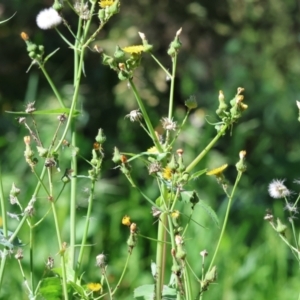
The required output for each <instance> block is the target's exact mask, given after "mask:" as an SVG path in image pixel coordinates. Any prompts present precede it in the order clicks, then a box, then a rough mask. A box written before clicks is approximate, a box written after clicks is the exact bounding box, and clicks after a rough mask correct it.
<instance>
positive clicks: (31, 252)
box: [29, 221, 34, 291]
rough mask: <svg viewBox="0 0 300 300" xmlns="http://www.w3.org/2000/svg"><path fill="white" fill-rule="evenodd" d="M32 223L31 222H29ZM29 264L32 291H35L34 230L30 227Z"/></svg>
mask: <svg viewBox="0 0 300 300" xmlns="http://www.w3.org/2000/svg"><path fill="white" fill-rule="evenodd" d="M29 222H30V221H29ZM29 256H30V259H29V263H30V282H31V289H32V291H34V270H33V262H34V260H33V228H32V227H31V226H29Z"/></svg>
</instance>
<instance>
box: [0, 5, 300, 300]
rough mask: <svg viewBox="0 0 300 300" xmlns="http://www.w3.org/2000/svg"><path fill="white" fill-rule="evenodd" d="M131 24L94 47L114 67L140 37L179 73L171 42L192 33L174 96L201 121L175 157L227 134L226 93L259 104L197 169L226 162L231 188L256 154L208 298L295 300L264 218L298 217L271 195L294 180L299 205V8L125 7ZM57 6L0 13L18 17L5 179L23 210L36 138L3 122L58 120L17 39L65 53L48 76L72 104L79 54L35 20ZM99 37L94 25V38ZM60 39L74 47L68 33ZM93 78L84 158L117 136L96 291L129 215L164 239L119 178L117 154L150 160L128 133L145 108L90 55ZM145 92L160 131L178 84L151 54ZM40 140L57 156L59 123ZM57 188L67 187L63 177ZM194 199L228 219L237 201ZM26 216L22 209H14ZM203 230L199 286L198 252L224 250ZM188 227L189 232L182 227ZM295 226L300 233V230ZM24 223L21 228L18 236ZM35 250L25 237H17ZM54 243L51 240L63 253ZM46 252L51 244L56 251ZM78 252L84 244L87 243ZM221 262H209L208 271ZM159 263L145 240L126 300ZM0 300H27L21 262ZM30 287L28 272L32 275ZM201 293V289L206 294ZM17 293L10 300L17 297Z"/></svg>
mask: <svg viewBox="0 0 300 300" xmlns="http://www.w3.org/2000/svg"><path fill="white" fill-rule="evenodd" d="M121 3H122V5H121V12H120V13H119V14H118V15H116V16H114V17H113V18H112V19H111V21H110V22H109V23H108V24H107V26H106V27H105V28H104V30H103V31H102V32H101V33H100V34H99V35H98V36H97V39H96V40H95V44H97V45H98V46H99V47H101V48H103V49H104V51H105V52H106V53H108V54H112V53H113V51H114V49H115V46H116V45H120V46H121V47H124V46H128V45H133V44H139V43H140V38H139V36H138V34H137V33H138V31H140V32H144V33H145V34H146V36H147V39H148V40H149V42H150V43H152V44H153V45H154V46H155V48H154V49H155V50H154V53H155V54H156V55H157V57H158V58H159V59H160V60H161V61H162V62H163V63H164V65H165V66H166V67H171V61H170V58H169V57H168V55H167V54H166V51H167V48H168V45H169V43H170V41H171V40H172V39H173V38H174V35H175V33H176V31H177V30H178V29H179V28H180V27H182V28H183V31H182V34H181V41H182V43H183V46H182V50H181V52H180V55H179V59H178V72H177V85H176V91H175V92H176V95H175V116H176V120H181V119H182V118H183V116H184V112H185V107H184V100H186V99H187V98H188V97H189V96H190V95H195V96H196V98H197V101H198V105H199V106H198V109H197V110H196V111H194V113H193V114H192V115H191V116H190V118H189V121H188V124H187V126H186V128H185V130H184V132H183V133H182V135H181V136H180V138H179V140H178V143H177V145H176V147H181V148H183V149H184V150H185V161H186V162H190V161H191V160H192V158H193V157H194V156H195V155H196V154H197V153H199V151H201V149H203V147H205V145H206V144H207V143H208V142H209V141H210V139H212V137H213V136H214V135H215V129H214V127H213V126H211V125H209V124H208V123H207V122H206V121H205V118H207V119H208V120H209V121H211V122H214V121H216V120H217V119H216V117H215V110H216V109H217V107H218V91H219V90H223V91H224V93H225V97H226V99H227V100H230V99H231V98H232V97H233V96H234V95H235V93H236V88H237V87H239V86H241V87H244V88H245V93H244V94H245V100H244V101H245V103H247V104H248V105H249V108H248V110H247V111H246V113H245V114H244V115H243V117H242V119H241V121H240V122H239V124H238V125H236V126H235V127H234V128H233V135H232V136H230V134H229V133H228V134H227V135H226V136H224V137H223V138H222V140H221V141H220V142H218V144H217V145H216V147H214V149H213V150H212V151H211V152H210V153H209V155H207V157H206V158H205V159H204V160H203V161H202V162H201V163H200V165H199V166H198V169H199V170H200V169H203V168H213V167H216V166H219V165H221V164H223V163H228V164H229V165H230V167H229V168H228V171H227V172H226V176H227V178H228V180H229V181H230V182H232V183H233V182H234V180H235V176H236V170H235V167H234V164H235V163H236V162H237V161H238V153H239V151H240V150H246V151H247V164H248V170H247V172H246V173H245V175H244V176H243V178H242V181H241V184H240V186H239V189H238V191H237V193H236V197H235V200H234V205H233V207H232V211H231V215H230V221H229V224H228V229H227V232H226V235H225V238H224V241H223V243H222V245H221V250H220V255H219V257H218V259H217V265H218V282H217V284H215V285H213V286H211V287H210V290H209V292H208V293H207V295H206V296H205V297H204V298H205V299H224V300H225V299H226V300H235V299H239V300H240V299H241V300H246V299H247V300H248V299H249V300H250V299H251V300H252V299H256V300H260V299H264V300H265V299H298V295H299V292H300V289H299V267H298V266H297V262H296V261H295V259H294V257H293V256H292V255H291V254H290V252H289V251H288V249H287V248H286V246H285V245H283V244H282V243H281V242H280V239H279V238H278V237H277V236H276V235H275V233H274V232H273V231H272V230H271V228H270V227H269V225H268V224H267V223H265V222H264V221H263V217H264V214H265V211H266V209H272V211H273V212H274V215H275V216H278V217H280V218H282V220H283V221H284V222H285V223H288V220H287V217H288V216H287V212H285V211H284V210H283V207H284V204H283V202H281V201H280V200H277V201H274V200H273V199H271V198H270V197H269V195H268V193H267V188H268V184H269V182H270V181H271V180H272V179H274V178H280V179H286V184H287V186H288V187H289V188H290V189H291V190H293V191H294V192H295V194H294V195H295V196H296V195H297V193H298V191H299V186H297V185H296V184H294V183H293V181H294V180H295V179H298V178H299V177H300V174H299V162H300V155H299V150H300V146H299V145H300V144H299V125H298V121H297V118H298V109H297V107H296V102H295V100H296V99H297V98H298V97H299V96H298V95H299V90H300V89H299V83H298V82H299V72H300V51H299V50H300V49H299V45H300V44H299V42H300V31H299V30H300V19H299V18H300V14H299V13H300V7H299V5H300V4H299V1H295V0H277V1H272V0H244V1H242V0H216V1H208V0H203V1H184V0H175V1H168V0H164V1H156V2H153V1H150V0H141V1H132V0H127V1H121ZM51 5H52V1H37V0H27V1H21V0H11V1H8V0H7V1H1V2H0V20H4V19H6V18H8V17H10V16H11V15H12V14H13V13H14V12H17V14H16V15H15V16H14V18H13V19H12V20H10V21H9V22H7V23H5V24H2V25H1V26H0V105H1V118H0V151H1V164H2V172H3V174H2V180H3V183H4V189H5V192H6V196H7V199H8V193H9V190H10V187H11V184H12V183H13V182H14V183H15V184H16V185H17V186H18V187H20V188H21V190H22V193H21V196H20V199H21V202H22V204H23V205H26V203H27V202H28V201H29V199H30V198H31V195H32V192H33V188H34V186H35V185H34V183H35V179H34V178H33V175H32V173H31V171H30V170H29V168H28V166H27V165H26V163H25V160H24V156H23V152H24V142H23V136H24V135H27V132H26V131H25V129H24V128H22V127H20V126H19V125H18V123H17V121H16V120H15V116H14V115H11V114H7V113H5V111H21V110H24V107H25V105H26V103H28V102H31V101H36V106H37V107H38V108H39V109H43V108H56V107H57V103H56V100H55V98H54V97H53V95H52V93H51V90H50V88H49V86H48V84H47V82H46V80H45V79H44V78H43V76H42V74H41V72H39V70H38V69H37V68H36V67H33V68H32V69H31V70H30V72H28V73H26V70H27V69H28V67H29V65H30V59H29V57H28V56H27V53H26V47H25V44H24V42H23V41H22V40H21V38H20V32H22V31H25V32H27V33H28V34H29V35H30V37H31V39H32V40H33V41H34V42H36V43H38V44H43V45H44V46H45V49H46V53H50V52H52V51H53V50H55V49H56V48H58V47H59V48H60V51H59V52H58V53H57V54H56V55H55V56H54V57H52V58H51V60H50V61H49V62H48V63H47V69H48V71H49V73H50V74H51V77H52V79H53V81H54V82H55V83H56V84H57V86H58V87H59V89H60V91H61V93H62V94H63V95H64V97H65V99H66V100H68V99H70V97H71V95H72V75H73V73H72V66H73V65H72V60H73V55H72V51H71V50H70V49H69V48H68V47H66V45H65V44H64V43H63V42H62V41H61V39H60V38H59V37H58V35H57V34H56V32H55V31H54V30H49V31H41V30H39V29H38V28H37V26H36V24H35V18H36V15H37V13H38V12H39V11H40V10H41V9H43V8H45V7H49V6H51ZM64 17H65V19H67V20H68V22H69V24H70V26H72V27H73V28H75V26H76V19H75V18H74V15H73V14H72V13H71V11H70V10H66V11H65V12H64ZM96 26H97V21H96V20H95V23H94V28H96ZM61 30H62V32H64V33H65V34H66V35H68V33H67V31H66V29H64V28H63V26H61ZM85 70H86V77H85V78H84V79H83V82H82V86H81V92H80V93H81V94H80V104H81V106H82V115H81V117H80V121H79V123H78V128H77V132H78V139H79V147H80V153H81V155H82V156H84V157H86V158H87V159H89V158H90V151H91V147H92V143H93V142H94V137H95V136H96V134H97V130H98V128H103V129H104V131H105V134H106V136H107V142H106V143H105V145H104V152H105V155H106V158H105V161H104V165H103V172H102V178H101V180H100V181H99V182H98V183H97V187H96V198H95V208H94V212H93V218H92V222H91V228H90V232H89V243H90V244H91V245H92V246H91V247H88V248H87V249H86V253H85V254H86V255H85V269H84V272H85V273H84V276H83V277H84V280H85V281H87V282H96V281H97V280H99V275H100V274H99V270H97V268H96V267H95V257H96V255H97V254H99V253H104V254H106V255H107V262H108V273H109V276H110V280H111V282H112V286H114V284H116V283H117V280H118V276H119V275H120V272H121V271H122V267H123V264H124V262H125V257H126V254H127V246H126V240H127V235H128V229H127V228H124V227H122V225H121V219H122V217H123V216H124V215H125V214H128V215H130V216H131V218H132V220H133V221H135V222H136V223H137V224H138V226H139V228H140V232H141V233H142V234H143V235H146V236H149V237H152V238H155V235H156V233H155V232H156V224H155V220H153V217H152V215H151V213H150V211H151V207H150V206H149V205H148V203H146V202H145V201H144V199H142V198H141V197H140V195H139V194H138V192H137V191H136V190H134V189H132V188H130V186H129V184H128V182H127V181H126V180H125V178H124V177H123V176H122V175H121V174H120V172H119V171H118V170H116V169H114V164H113V162H112V161H111V156H112V152H113V147H114V146H117V147H118V148H119V149H120V150H121V151H124V152H135V153H138V152H140V151H145V150H146V149H148V148H149V147H151V146H152V145H151V142H150V140H149V138H148V137H147V136H146V135H145V134H144V133H143V131H142V130H141V128H139V126H138V125H137V124H136V123H131V122H129V121H128V120H124V116H125V115H127V114H128V113H129V112H130V111H131V110H132V109H136V108H137V106H136V104H135V100H134V97H133V95H132V92H131V91H130V90H129V89H128V87H127V84H126V82H119V81H118V79H117V76H116V74H115V73H114V72H112V71H111V70H109V69H108V67H106V66H103V65H102V64H101V57H100V55H99V54H98V53H95V52H94V51H92V50H91V51H89V52H88V54H87V56H86V63H85ZM134 81H135V83H136V85H137V86H138V88H139V91H140V93H141V95H142V98H143V99H144V101H145V103H146V105H147V107H148V108H149V114H150V116H151V119H152V120H153V123H154V124H157V125H159V120H160V119H161V118H162V117H163V116H166V115H167V107H168V90H169V86H168V82H167V81H166V78H165V75H164V73H163V72H162V71H161V70H160V69H159V68H158V66H157V65H156V64H155V63H154V62H153V61H152V60H151V58H150V57H148V56H147V55H144V58H143V63H142V66H141V67H140V68H139V69H138V70H137V72H136V74H135V78H134ZM37 123H38V128H39V131H40V135H41V136H42V137H43V140H44V143H45V144H47V142H48V143H49V142H50V140H51V137H52V135H53V133H54V130H55V125H54V124H55V123H56V120H55V118H53V119H51V118H47V119H46V120H45V118H43V117H38V118H37ZM70 157H71V151H70V150H68V149H66V150H65V151H64V152H63V153H61V158H60V161H61V168H62V169H65V168H68V167H69V166H70ZM133 169H134V174H135V179H136V180H137V181H138V182H139V184H140V186H141V188H142V189H143V191H144V192H145V193H146V194H147V195H148V196H149V197H151V198H152V199H155V198H156V197H157V196H158V191H157V188H156V186H155V184H154V183H153V182H152V178H149V176H148V172H147V170H146V169H145V168H144V167H143V166H142V165H140V164H139V163H138V162H136V163H134V164H133ZM87 170H88V166H87V164H86V163H85V162H84V161H83V160H81V161H80V166H79V173H80V174H82V175H86V174H87ZM55 176H56V182H57V185H60V184H61V182H60V178H61V174H56V175H55ZM88 184H89V182H88V181H87V180H85V179H82V180H80V181H79V189H78V199H77V202H78V236H80V235H81V229H82V228H83V223H84V221H85V220H84V218H85V214H86V207H87V198H88V194H86V193H85V188H86V187H88ZM191 188H194V189H196V191H197V192H198V194H199V196H200V198H201V199H202V200H205V201H206V202H207V203H208V204H209V205H211V206H212V207H213V208H214V209H215V210H216V212H217V214H218V216H219V217H220V219H221V220H222V218H223V216H224V211H225V205H226V198H225V197H224V195H223V193H222V189H221V188H220V187H219V186H218V184H217V183H216V181H215V180H214V179H213V178H210V177H209V178H208V177H201V178H200V179H199V180H198V181H195V182H194V183H193V184H192V186H191ZM68 201H69V200H68V191H65V193H64V195H63V197H62V199H60V201H59V203H58V205H59V208H60V209H59V212H60V221H61V224H63V225H62V228H63V229H62V234H63V237H64V238H65V239H67V238H68V233H69V223H68V213H69V206H68ZM47 209H48V202H47V199H46V198H45V197H44V196H43V195H42V194H41V195H40V198H39V199H38V201H37V206H36V211H37V212H36V216H35V218H36V220H38V218H39V217H41V216H42V215H43V213H44V212H45V211H46V210H47ZM9 211H10V212H12V213H18V211H17V210H16V208H15V207H9ZM194 219H195V220H196V221H197V222H199V223H200V224H201V225H203V226H205V227H206V228H202V227H200V226H198V225H196V224H193V225H192V226H191V228H190V231H189V236H188V237H187V241H186V248H187V251H188V255H189V257H190V264H192V265H193V266H195V270H196V272H197V273H198V274H200V270H201V260H200V256H199V252H200V251H202V250H203V249H206V250H207V251H208V252H209V253H211V252H212V250H213V249H214V247H215V245H216V241H217V237H218V234H219V228H216V227H215V225H214V223H213V222H212V221H211V220H210V218H209V217H208V216H207V215H206V214H205V212H204V211H203V210H202V209H201V208H200V207H197V208H196V212H195V214H194ZM183 221H184V219H183ZM296 223H298V220H297V219H296ZM52 224H53V220H52V217H51V215H49V216H48V217H47V218H46V220H45V221H44V222H43V224H42V225H40V226H39V227H38V228H37V229H36V231H35V245H36V252H35V253H34V257H35V260H34V264H35V266H34V267H35V270H36V274H35V275H36V280H38V279H39V278H41V276H43V274H44V271H45V262H46V259H47V257H48V256H49V255H51V256H53V257H54V258H56V259H57V260H58V257H57V255H56V254H57V252H58V248H57V244H56V239H55V232H54V228H52ZM16 225H17V220H12V219H10V229H11V230H13V229H14V228H15V227H16ZM288 236H290V232H288ZM20 238H21V239H22V241H23V242H24V243H25V244H28V241H29V236H28V230H27V229H26V228H24V230H23V231H22V232H21V234H20ZM52 240H53V241H52ZM49 241H51V243H50V245H49ZM79 241H80V240H79V239H78V242H79ZM27 251H28V249H27V248H26V246H25V248H24V265H25V268H26V272H28V268H29V266H28V263H29V258H28V252H27ZM209 257H210V256H208V259H209ZM151 260H155V243H154V242H150V241H149V240H146V239H142V238H140V239H139V242H138V245H137V247H136V248H135V249H134V251H133V255H132V259H131V262H130V266H129V270H128V272H127V273H126V277H125V280H124V281H123V283H122V285H121V287H120V291H119V293H118V294H117V296H116V299H132V298H133V297H132V291H133V289H134V288H135V287H137V286H139V285H141V284H144V283H151V282H152V278H151V273H150V263H151ZM6 271H7V272H6V276H7V278H5V282H4V287H7V288H5V290H4V291H3V293H2V295H0V297H1V299H27V298H26V293H25V292H24V285H23V282H22V277H21V275H20V272H19V270H18V267H17V262H16V261H15V259H14V258H13V256H12V259H9V260H8V267H7V270H6ZM27 274H28V273H27ZM195 288H196V287H195ZM12 291H13V293H12Z"/></svg>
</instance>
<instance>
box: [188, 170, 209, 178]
mask: <svg viewBox="0 0 300 300" xmlns="http://www.w3.org/2000/svg"><path fill="white" fill-rule="evenodd" d="M206 172H207V169H203V170H200V171H198V172H196V173H194V174H192V175H191V179H197V178H199V177H200V176H201V175H203V174H205V173H206Z"/></svg>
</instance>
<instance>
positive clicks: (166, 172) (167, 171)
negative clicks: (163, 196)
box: [162, 167, 172, 180]
mask: <svg viewBox="0 0 300 300" xmlns="http://www.w3.org/2000/svg"><path fill="white" fill-rule="evenodd" d="M162 176H163V178H164V179H166V180H171V178H172V169H171V168H169V167H166V168H164V169H163V173H162Z"/></svg>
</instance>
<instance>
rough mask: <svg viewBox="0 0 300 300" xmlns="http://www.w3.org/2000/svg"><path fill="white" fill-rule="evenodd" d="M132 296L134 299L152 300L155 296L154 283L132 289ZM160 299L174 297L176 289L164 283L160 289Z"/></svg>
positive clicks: (169, 299) (165, 299)
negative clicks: (161, 289)
mask: <svg viewBox="0 0 300 300" xmlns="http://www.w3.org/2000/svg"><path fill="white" fill-rule="evenodd" d="M133 296H134V298H135V299H138V300H153V299H154V298H155V285H154V284H145V285H142V286H139V287H138V288H136V289H135V290H134V294H133ZM162 299H164V300H172V299H176V289H173V288H170V287H168V286H167V285H164V286H163V291H162Z"/></svg>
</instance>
